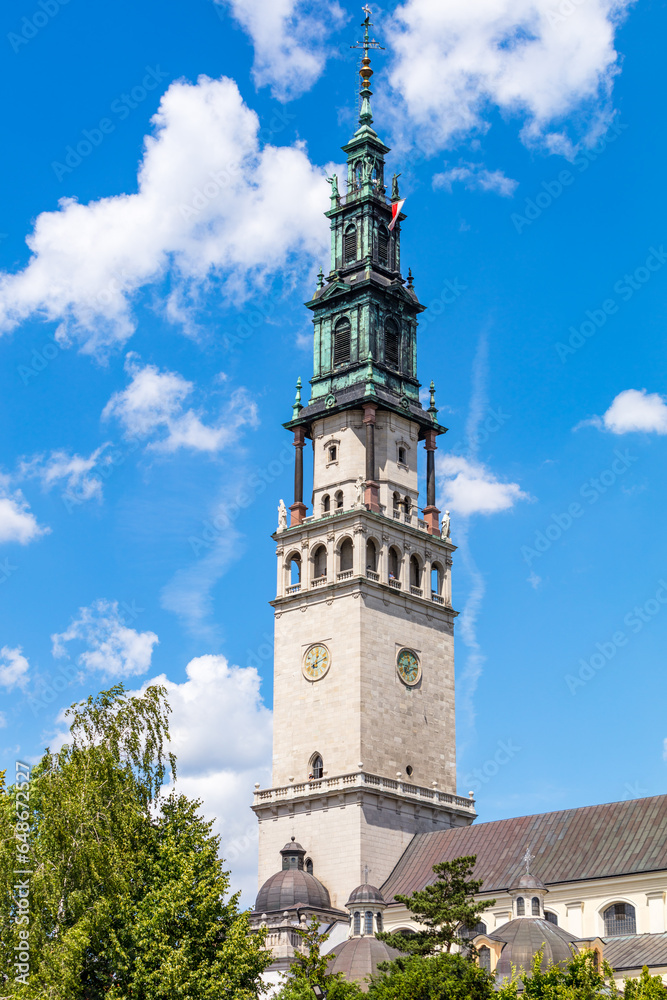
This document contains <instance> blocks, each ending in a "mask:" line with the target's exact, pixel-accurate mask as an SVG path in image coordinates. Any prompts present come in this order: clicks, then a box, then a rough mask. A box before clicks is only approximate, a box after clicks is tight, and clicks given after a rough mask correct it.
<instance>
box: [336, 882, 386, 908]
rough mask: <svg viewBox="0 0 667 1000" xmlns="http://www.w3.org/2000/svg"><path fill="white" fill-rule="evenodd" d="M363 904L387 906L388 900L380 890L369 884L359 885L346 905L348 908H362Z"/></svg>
mask: <svg viewBox="0 0 667 1000" xmlns="http://www.w3.org/2000/svg"><path fill="white" fill-rule="evenodd" d="M362 903H373V905H375V904H376V903H377V904H378V905H379V906H386V905H387V903H386V900H385V898H384V896H383V895H382V893H381V892H380V890H379V889H376V888H375V886H374V885H369V884H368V882H366V883H365V885H358V886H357V888H356V889H354V890H353V891H352V892H351V893H350V898H349V899H348V901H347V903H346V904H345V905H346V906H347V907H350V906H361V904H362Z"/></svg>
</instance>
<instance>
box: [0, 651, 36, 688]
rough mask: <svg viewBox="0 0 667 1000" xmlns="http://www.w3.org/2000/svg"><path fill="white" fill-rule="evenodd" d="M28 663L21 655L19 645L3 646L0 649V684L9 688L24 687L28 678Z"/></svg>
mask: <svg viewBox="0 0 667 1000" xmlns="http://www.w3.org/2000/svg"><path fill="white" fill-rule="evenodd" d="M29 669H30V664H29V663H28V661H27V659H26V658H25V656H24V655H23V650H22V649H21V647H20V646H17V647H16V648H15V649H11V648H10V647H9V646H3V647H2V649H0V686H2V687H5V688H9V690H10V691H11V689H12V688H14V687H17V686H18V687H24V686H25V683H26V681H27V680H28V670H29Z"/></svg>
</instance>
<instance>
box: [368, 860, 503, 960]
mask: <svg viewBox="0 0 667 1000" xmlns="http://www.w3.org/2000/svg"><path fill="white" fill-rule="evenodd" d="M476 861H477V855H476V854H471V855H468V856H467V857H462V858H455V859H454V860H453V861H442V862H441V863H440V864H437V865H433V871H434V873H435V875H436V876H437V878H436V880H435V882H434V883H433V884H432V885H427V886H426V887H425V888H424V889H421V890H420V891H419V892H414V893H413V894H412V895H411V896H394V899H396V900H397V902H399V903H403V904H404V905H405V906H407V908H408V909H409V910H410V912H411V913H412V914H413V916H414V917H415V919H416V920H418V921H419V923H420V924H422V925H423V926H424V928H425V929H424V930H421V931H418V932H417V933H416V934H410V935H407V934H400V933H398V934H388V933H385V934H379V935H378V937H380V938H381V939H382V940H383V941H386V942H387V944H389V945H390V946H391V947H392V948H398V949H399V951H403V952H408V953H409V954H413V955H434V954H436V953H437V952H440V951H445V952H450V951H451V948H452V945H453V944H454V943H455V942H456V941H459V940H460V930H459V928H460V927H461V926H463V927H474V926H475V924H477V923H478V921H479V918H480V916H481V915H482V913H483V912H484V911H485V910H488V909H489V907H490V906H495V903H496V901H495V899H488V900H485V901H484V902H478V901H477V900H475V895H476V893H478V892H479V890H480V889H481V887H482V880H481V879H474V878H472V873H473V870H474V867H475V862H476Z"/></svg>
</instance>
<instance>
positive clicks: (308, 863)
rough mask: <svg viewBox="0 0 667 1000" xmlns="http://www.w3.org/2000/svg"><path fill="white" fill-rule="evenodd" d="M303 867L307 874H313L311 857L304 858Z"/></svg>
mask: <svg viewBox="0 0 667 1000" xmlns="http://www.w3.org/2000/svg"><path fill="white" fill-rule="evenodd" d="M305 868H306V872H307V873H308V874H309V875H312V874H313V859H312V858H306V864H305Z"/></svg>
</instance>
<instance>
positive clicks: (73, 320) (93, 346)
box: [0, 77, 329, 353]
mask: <svg viewBox="0 0 667 1000" xmlns="http://www.w3.org/2000/svg"><path fill="white" fill-rule="evenodd" d="M153 124H154V126H155V133H154V134H153V135H150V136H148V137H147V138H146V140H145V150H144V156H143V160H142V162H141V164H140V167H139V174H138V179H137V187H138V190H137V192H136V193H135V194H129V195H128V194H121V195H117V196H113V197H108V198H102V199H100V200H98V201H93V202H90V203H89V204H87V205H82V204H79V203H78V202H77V201H75V200H74V199H71V198H69V199H63V200H62V201H61V203H60V207H59V209H58V210H57V211H54V212H43V213H42V214H41V215H39V216H38V218H37V221H36V223H35V227H34V230H33V232H32V234H31V235H30V236H29V237H28V238H27V243H28V246H29V247H30V250H31V251H32V256H31V258H30V260H29V262H28V264H27V266H26V267H25V268H24V269H23V270H22V271H19V272H18V273H16V274H8V273H4V274H0V332H1V331H7V330H11V329H13V328H15V327H16V326H18V325H19V324H20V323H22V322H23V321H25V320H27V319H28V318H29V317H32V316H38V317H40V318H42V319H44V320H49V321H55V322H58V323H59V324H60V326H59V328H58V336H59V338H60V340H61V341H64V340H67V339H68V337H77V338H78V339H80V340H81V341H82V342H83V350H84V351H87V352H89V353H95V352H100V351H104V349H105V348H107V347H108V346H109V345H112V344H114V343H118V342H119V341H120V342H122V341H125V340H126V339H127V338H128V337H129V336H130V335H131V334H132V332H133V330H134V328H135V325H136V318H135V316H134V315H133V309H134V307H135V305H136V299H137V296H138V293H139V292H140V290H141V289H142V288H145V287H147V286H150V285H152V284H155V283H156V282H158V281H160V280H162V279H164V277H165V276H168V279H169V282H170V287H171V288H172V293H171V296H170V298H169V301H168V303H167V307H166V308H167V314H168V315H170V316H172V318H178V317H179V316H183V315H185V314H188V313H189V312H192V311H193V310H194V309H195V307H196V302H197V292H198V289H200V288H201V287H202V286H204V285H205V284H207V283H208V284H207V292H208V293H209V301H210V291H211V288H210V281H211V279H217V287H220V289H223V288H224V291H225V293H226V295H227V296H228V297H231V298H232V299H233V301H234V302H235V303H237V304H238V302H240V301H242V300H243V297H244V296H245V295H246V294H248V292H249V291H250V290H251V289H257V288H265V287H266V283H267V281H268V280H269V279H270V278H271V277H272V276H274V275H275V274H276V272H277V271H278V270H280V273H281V276H282V277H283V278H284V279H285V280H286V281H290V280H293V279H294V278H295V277H296V276H297V275H302V274H303V272H304V269H308V268H310V267H311V265H312V261H313V260H315V261H318V260H323V259H326V255H327V253H328V242H329V234H328V225H327V223H326V220H325V219H324V216H323V211H324V210H325V209H326V207H327V204H328V188H327V184H326V182H325V179H324V178H325V176H326V171H325V170H324V169H320V168H318V167H315V166H313V165H312V164H311V163H310V161H309V159H308V156H307V153H306V150H305V148H304V146H303V144H302V143H296V144H295V145H292V146H282V147H278V146H272V145H264V146H262V145H261V143H260V140H259V137H258V132H259V119H258V117H257V115H256V114H255V113H254V112H253V111H251V110H250V109H249V108H248V107H247V106H246V105H245V104H244V103H243V101H242V99H241V95H240V94H239V91H238V88H237V86H236V84H235V83H234V81H233V80H230V79H227V78H224V77H223V78H222V79H220V80H211V79H209V78H208V77H200V78H199V80H198V82H197V84H190V83H187V82H184V81H179V82H176V83H173V84H172V85H171V86H170V87H169V89H168V90H167V92H166V93H165V94H164V96H163V98H162V101H161V103H160V107H159V110H158V112H157V114H156V115H155V117H154V118H153Z"/></svg>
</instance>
